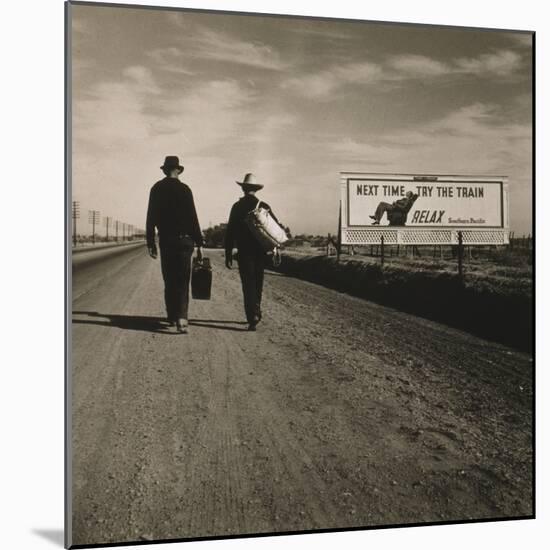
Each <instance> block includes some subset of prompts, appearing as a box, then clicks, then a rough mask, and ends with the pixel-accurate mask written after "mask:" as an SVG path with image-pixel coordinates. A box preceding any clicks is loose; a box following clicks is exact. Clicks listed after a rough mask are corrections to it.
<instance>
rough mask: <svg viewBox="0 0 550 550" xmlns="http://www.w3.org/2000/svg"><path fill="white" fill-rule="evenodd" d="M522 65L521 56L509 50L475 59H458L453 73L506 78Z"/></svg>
mask: <svg viewBox="0 0 550 550" xmlns="http://www.w3.org/2000/svg"><path fill="white" fill-rule="evenodd" d="M521 65H522V56H521V55H520V54H518V53H517V52H513V51H511V50H500V51H497V52H494V53H488V54H482V55H480V56H479V57H476V58H460V59H457V60H456V61H455V63H454V66H453V69H454V72H458V73H463V74H472V75H477V76H484V75H487V76H493V75H496V76H508V75H511V74H513V73H515V72H516V71H517V70H518V69H519V68H520V67H521Z"/></svg>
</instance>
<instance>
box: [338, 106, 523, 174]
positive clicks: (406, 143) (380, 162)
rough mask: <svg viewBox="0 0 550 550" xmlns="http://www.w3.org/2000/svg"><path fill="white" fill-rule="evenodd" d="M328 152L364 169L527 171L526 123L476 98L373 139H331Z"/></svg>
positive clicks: (392, 170)
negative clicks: (509, 118)
mask: <svg viewBox="0 0 550 550" xmlns="http://www.w3.org/2000/svg"><path fill="white" fill-rule="evenodd" d="M332 150H333V154H334V155H335V156H337V157H338V158H339V159H341V161H342V162H344V163H347V165H352V166H354V167H361V168H363V169H365V168H367V167H369V166H377V167H383V168H384V169H385V170H387V171H389V172H399V171H403V172H415V171H418V172H442V173H478V174H498V175H511V176H518V177H521V178H523V179H525V178H527V177H528V176H529V174H530V165H531V126H530V124H511V123H507V122H505V121H503V117H502V116H501V113H500V111H499V109H498V108H496V107H495V106H491V105H487V104H482V103H475V104H472V105H467V106H464V107H462V108H460V109H457V110H454V111H451V112H449V113H448V114H447V115H445V116H444V117H441V118H439V119H437V120H435V121H432V122H429V123H425V124H422V125H417V126H415V127H414V128H408V129H401V130H396V131H393V132H387V133H381V134H378V135H377V136H376V139H372V140H365V141H360V140H358V139H357V138H354V137H347V138H345V139H340V140H336V141H335V142H334V144H333V146H332Z"/></svg>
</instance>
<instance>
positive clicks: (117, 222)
mask: <svg viewBox="0 0 550 550" xmlns="http://www.w3.org/2000/svg"><path fill="white" fill-rule="evenodd" d="M119 223H120V222H119V221H118V220H116V222H115V240H116V242H117V243H118V224H119Z"/></svg>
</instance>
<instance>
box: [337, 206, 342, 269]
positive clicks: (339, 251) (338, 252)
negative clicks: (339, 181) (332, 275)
mask: <svg viewBox="0 0 550 550" xmlns="http://www.w3.org/2000/svg"><path fill="white" fill-rule="evenodd" d="M341 251H342V201H340V208H339V209H338V233H337V237H336V263H340V253H341Z"/></svg>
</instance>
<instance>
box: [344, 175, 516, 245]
mask: <svg viewBox="0 0 550 550" xmlns="http://www.w3.org/2000/svg"><path fill="white" fill-rule="evenodd" d="M341 203H342V214H343V215H342V230H349V231H352V230H353V229H358V230H360V229H368V230H369V231H368V235H369V237H368V239H367V241H366V242H372V240H373V239H374V240H376V237H372V235H373V234H375V233H373V231H374V232H376V231H377V230H378V231H381V230H384V231H385V234H386V235H387V236H388V237H389V238H390V239H391V238H392V234H390V233H388V232H387V230H390V229H391V230H395V231H396V232H397V233H395V241H396V242H399V236H400V235H403V234H404V233H407V232H408V237H404V240H405V241H406V242H413V241H414V242H415V243H417V244H423V243H433V242H439V241H440V240H441V239H443V240H448V241H449V242H454V241H455V240H456V235H457V232H458V231H467V232H468V235H469V236H470V237H472V236H473V235H474V234H475V232H476V231H477V232H478V233H479V235H480V236H478V238H477V241H479V244H482V243H485V242H489V243H497V244H498V242H499V241H500V240H502V241H503V243H505V242H507V238H508V236H507V230H508V190H507V178H506V177H503V176H491V177H489V176H471V175H468V176H459V175H452V176H450V175H415V174H374V173H357V172H356V173H353V172H343V173H342V174H341ZM442 230H447V231H446V232H442ZM349 231H348V233H349V235H355V236H356V242H358V241H357V239H360V237H357V235H361V233H358V232H357V231H355V232H349ZM430 231H432V235H435V233H434V232H436V231H439V233H438V235H439V239H437V238H435V237H434V238H431V239H430V238H429V235H428V233H427V232H430ZM491 232H492V234H493V235H492V236H491ZM363 235H367V233H364V232H363ZM414 235H419V236H418V238H417V239H416V238H415V237H414ZM344 237H345V235H344ZM378 238H379V237H378ZM495 239H496V241H495ZM349 240H350V239H348V241H349ZM344 242H345V241H344ZM472 244H476V242H473V243H472Z"/></svg>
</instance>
